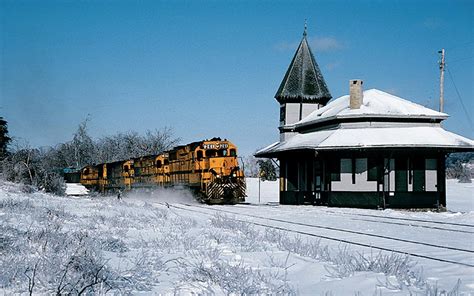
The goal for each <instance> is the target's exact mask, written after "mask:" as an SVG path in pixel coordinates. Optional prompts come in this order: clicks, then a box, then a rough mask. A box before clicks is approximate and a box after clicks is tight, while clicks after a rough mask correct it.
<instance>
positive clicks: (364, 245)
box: [159, 203, 474, 267]
mask: <svg viewBox="0 0 474 296" xmlns="http://www.w3.org/2000/svg"><path fill="white" fill-rule="evenodd" d="M159 204H161V205H163V204H162V203H159ZM182 205H183V206H186V207H187V208H184V207H181V206H177V205H176V204H170V205H169V207H173V208H176V209H181V210H185V211H191V212H197V213H202V214H206V215H212V213H209V212H207V211H199V210H196V209H192V208H191V207H197V208H205V207H203V206H197V205H190V204H182ZM206 209H209V210H211V211H214V212H227V213H231V214H234V215H236V214H237V215H244V216H249V217H252V218H258V219H265V220H272V221H277V222H283V223H288V224H295V225H300V226H309V227H315V228H319V227H318V226H314V225H311V224H304V223H298V222H290V221H285V220H280V219H274V218H265V217H260V216H255V215H250V214H242V213H235V212H232V211H226V210H222V209H219V210H215V209H211V208H206ZM230 219H232V220H235V221H239V222H245V223H250V224H253V225H257V226H262V227H267V228H272V229H277V230H282V231H286V232H292V233H297V234H301V235H306V236H311V237H318V238H322V239H327V240H332V241H338V242H342V243H347V244H351V245H356V246H361V247H367V248H372V249H377V250H381V251H388V252H392V253H398V254H406V255H410V256H413V257H418V258H423V259H429V260H434V261H439V262H444V263H450V264H456V265H461V266H467V267H474V264H469V263H464V262H457V261H452V260H448V259H442V258H436V257H431V256H427V255H421V254H416V253H409V252H404V251H398V250H394V249H389V248H385V247H378V246H374V245H371V244H366V243H359V242H354V241H349V240H346V239H340V238H334V237H330V236H326V235H320V234H314V233H309V232H304V231H299V230H292V229H288V228H284V227H279V226H273V225H268V224H263V223H258V222H252V221H247V220H242V219H238V218H230ZM322 228H325V227H322ZM330 230H335V231H343V232H351V231H350V230H344V229H336V228H334V229H330ZM357 234H361V235H367V236H375V237H378V236H377V235H371V234H367V233H357ZM380 238H384V239H391V240H395V241H402V242H408V243H412V244H419V245H427V246H430V247H436V248H441V249H449V250H453V251H464V252H468V253H474V251H471V250H463V249H456V248H451V247H443V246H436V245H432V244H425V243H420V242H416V241H406V240H403V239H394V238H390V237H383V236H380Z"/></svg>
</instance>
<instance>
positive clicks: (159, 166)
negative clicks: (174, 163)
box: [156, 160, 163, 168]
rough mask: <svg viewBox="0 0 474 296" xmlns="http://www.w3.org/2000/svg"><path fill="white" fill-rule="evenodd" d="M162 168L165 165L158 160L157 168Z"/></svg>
mask: <svg viewBox="0 0 474 296" xmlns="http://www.w3.org/2000/svg"><path fill="white" fill-rule="evenodd" d="M162 166H163V164H162V163H161V160H157V161H156V167H157V168H161V167H162Z"/></svg>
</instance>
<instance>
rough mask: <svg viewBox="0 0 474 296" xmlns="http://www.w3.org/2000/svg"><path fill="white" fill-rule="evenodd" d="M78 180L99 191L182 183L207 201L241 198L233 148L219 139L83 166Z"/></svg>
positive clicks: (242, 186) (240, 175) (232, 201)
mask: <svg viewBox="0 0 474 296" xmlns="http://www.w3.org/2000/svg"><path fill="white" fill-rule="evenodd" d="M81 183H82V184H83V185H84V186H86V187H88V188H90V189H95V190H98V191H101V192H107V191H118V190H130V189H133V188H148V187H156V186H161V187H171V186H185V187H188V188H190V189H191V190H192V191H193V192H194V193H195V195H196V196H197V197H198V199H200V200H201V201H202V202H206V203H209V204H223V203H226V204H235V203H238V202H243V201H244V200H245V177H244V173H243V171H242V170H241V169H240V167H239V163H238V160H237V147H236V146H235V145H234V144H232V143H231V142H230V141H227V140H226V139H224V140H223V141H222V140H221V139H220V138H213V139H211V140H204V141H200V142H194V143H190V144H187V145H183V146H178V147H175V148H173V149H172V150H170V151H166V152H164V153H161V154H159V155H148V156H143V157H139V158H133V159H129V160H123V161H117V162H111V163H103V164H98V165H93V166H86V167H84V168H83V169H82V170H81Z"/></svg>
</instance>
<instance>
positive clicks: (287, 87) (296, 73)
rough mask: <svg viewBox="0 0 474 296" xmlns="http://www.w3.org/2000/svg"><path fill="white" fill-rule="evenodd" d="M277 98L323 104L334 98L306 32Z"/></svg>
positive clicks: (281, 100) (284, 101)
mask: <svg viewBox="0 0 474 296" xmlns="http://www.w3.org/2000/svg"><path fill="white" fill-rule="evenodd" d="M275 98H276V99H277V101H278V102H280V103H291V102H297V103H300V102H306V103H307V102H310V103H320V104H323V105H325V104H326V103H327V102H328V101H329V100H330V99H331V98H332V96H331V94H330V93H329V90H328V88H327V86H326V82H325V81H324V78H323V75H322V74H321V71H320V70H319V67H318V64H317V63H316V60H315V59H314V56H313V53H312V52H311V49H310V48H309V45H308V41H307V40H306V34H304V35H303V39H302V40H301V43H300V45H299V46H298V50H297V51H296V53H295V56H294V57H293V60H292V61H291V64H290V67H289V68H288V71H287V72H286V74H285V78H283V81H282V82H281V84H280V88H279V89H278V91H277V93H276V95H275Z"/></svg>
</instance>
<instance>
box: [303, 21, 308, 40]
mask: <svg viewBox="0 0 474 296" xmlns="http://www.w3.org/2000/svg"><path fill="white" fill-rule="evenodd" d="M307 29H308V23H307V22H306V19H304V32H303V37H306V30H307Z"/></svg>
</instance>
